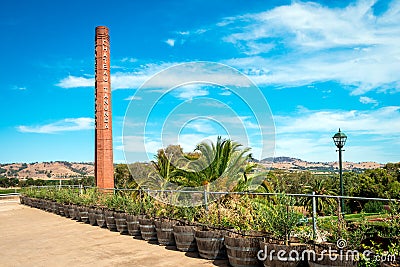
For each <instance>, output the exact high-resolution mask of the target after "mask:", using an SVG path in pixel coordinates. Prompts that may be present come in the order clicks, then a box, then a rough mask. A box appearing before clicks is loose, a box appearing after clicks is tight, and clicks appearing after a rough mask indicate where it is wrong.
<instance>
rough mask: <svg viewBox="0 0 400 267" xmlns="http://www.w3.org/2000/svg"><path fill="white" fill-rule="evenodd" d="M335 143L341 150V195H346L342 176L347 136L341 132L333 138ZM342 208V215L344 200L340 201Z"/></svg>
mask: <svg viewBox="0 0 400 267" xmlns="http://www.w3.org/2000/svg"><path fill="white" fill-rule="evenodd" d="M332 138H333V142H335V145H336V146H337V148H339V150H338V151H339V178H340V195H341V196H343V195H344V189H343V176H342V148H343V147H344V144H345V143H346V140H347V136H346V135H345V134H344V133H342V132H341V131H340V128H339V132H337V133H335V135H334V136H333V137H332ZM340 208H341V210H342V213H344V202H343V198H341V199H340Z"/></svg>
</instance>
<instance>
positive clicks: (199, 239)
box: [195, 228, 227, 260]
mask: <svg viewBox="0 0 400 267" xmlns="http://www.w3.org/2000/svg"><path fill="white" fill-rule="evenodd" d="M225 234H226V233H225V231H223V230H208V229H203V228H198V229H196V230H195V238H196V243H197V249H198V251H199V255H200V257H202V258H204V259H209V260H217V259H227V254H226V247H225V244H224V236H225Z"/></svg>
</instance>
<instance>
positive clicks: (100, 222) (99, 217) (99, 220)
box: [96, 209, 106, 228]
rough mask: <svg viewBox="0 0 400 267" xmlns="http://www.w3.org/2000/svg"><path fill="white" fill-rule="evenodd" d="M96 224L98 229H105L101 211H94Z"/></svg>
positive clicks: (104, 220)
mask: <svg viewBox="0 0 400 267" xmlns="http://www.w3.org/2000/svg"><path fill="white" fill-rule="evenodd" d="M96 223H97V225H98V226H99V227H100V228H102V227H106V217H105V215H104V211H103V209H96Z"/></svg>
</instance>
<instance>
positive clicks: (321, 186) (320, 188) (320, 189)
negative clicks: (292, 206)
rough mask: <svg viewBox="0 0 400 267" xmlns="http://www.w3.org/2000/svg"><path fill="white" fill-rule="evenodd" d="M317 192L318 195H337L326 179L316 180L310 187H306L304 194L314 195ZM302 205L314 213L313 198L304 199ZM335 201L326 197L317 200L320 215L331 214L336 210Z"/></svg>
mask: <svg viewBox="0 0 400 267" xmlns="http://www.w3.org/2000/svg"><path fill="white" fill-rule="evenodd" d="M313 192H315V194H316V195H336V192H335V191H334V190H333V189H332V187H331V186H330V184H329V183H328V182H327V180H325V179H317V180H314V181H313V182H312V183H311V184H310V185H308V186H304V189H303V193H305V194H312V193H313ZM301 202H302V204H303V205H304V206H305V207H307V209H308V211H310V212H311V211H312V197H306V198H303V199H302V201H301ZM335 204H336V202H335V200H334V199H332V198H326V197H317V198H316V210H317V213H318V214H320V215H325V214H327V213H330V212H331V211H332V210H334V208H335Z"/></svg>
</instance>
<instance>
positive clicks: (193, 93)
mask: <svg viewBox="0 0 400 267" xmlns="http://www.w3.org/2000/svg"><path fill="white" fill-rule="evenodd" d="M208 93H209V92H208V90H207V89H205V88H203V87H201V86H198V85H185V86H183V87H180V88H177V89H175V90H174V95H175V96H176V97H177V98H179V99H183V100H193V98H195V97H199V96H206V95H208Z"/></svg>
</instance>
